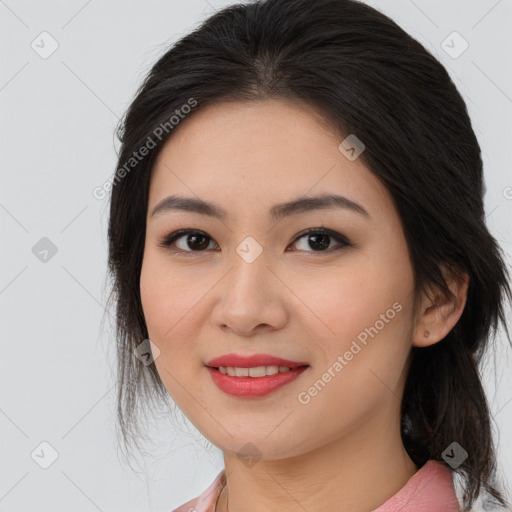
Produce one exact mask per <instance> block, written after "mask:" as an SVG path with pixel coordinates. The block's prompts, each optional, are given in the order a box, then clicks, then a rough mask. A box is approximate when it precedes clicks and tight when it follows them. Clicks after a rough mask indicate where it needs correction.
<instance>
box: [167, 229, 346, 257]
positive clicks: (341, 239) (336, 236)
mask: <svg viewBox="0 0 512 512" xmlns="http://www.w3.org/2000/svg"><path fill="white" fill-rule="evenodd" d="M189 234H193V235H200V236H203V237H206V238H209V239H210V240H213V239H212V238H211V237H210V236H208V235H207V234H206V233H205V232H203V231H199V230H197V229H179V230H178V231H174V232H172V233H170V234H168V235H167V236H165V237H164V238H163V240H162V241H161V242H160V243H159V244H158V245H159V247H166V248H168V249H169V250H170V251H171V252H173V253H178V254H184V255H186V256H188V255H193V254H194V253H202V252H205V251H206V250H207V249H204V250H201V251H192V250H189V251H185V250H183V249H171V248H170V247H171V245H172V244H173V243H174V242H175V241H176V240H178V239H179V238H182V237H184V236H185V235H189ZM311 234H320V235H327V236H329V237H330V238H332V239H333V240H334V241H336V242H338V243H339V244H341V247H338V248H336V249H334V251H339V250H341V249H343V248H345V247H351V246H352V244H351V243H350V242H349V240H348V239H347V238H346V237H345V236H344V235H342V234H341V233H338V232H336V231H333V230H331V229H325V228H311V229H307V230H306V231H303V232H301V233H299V234H298V235H297V237H296V238H295V239H294V240H293V242H292V243H296V242H297V241H298V240H300V239H301V238H304V237H306V236H307V235H311ZM334 251H333V250H332V248H331V249H327V250H324V251H304V252H312V253H319V254H322V253H324V254H330V253H331V252H334ZM187 253H188V254H187Z"/></svg>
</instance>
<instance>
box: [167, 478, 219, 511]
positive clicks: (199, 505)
mask: <svg viewBox="0 0 512 512" xmlns="http://www.w3.org/2000/svg"><path fill="white" fill-rule="evenodd" d="M225 485H226V471H225V469H223V470H222V471H221V472H220V473H219V474H218V475H217V476H216V477H215V479H214V480H213V482H212V483H211V484H210V485H209V486H208V488H206V489H205V490H204V491H203V492H202V493H201V494H200V495H199V496H197V497H196V498H193V499H191V500H189V501H187V502H186V503H184V504H183V505H181V506H179V507H178V508H175V509H174V510H172V512H214V511H215V503H216V502H217V498H218V497H219V495H220V493H221V491H222V489H223V488H224V486H225Z"/></svg>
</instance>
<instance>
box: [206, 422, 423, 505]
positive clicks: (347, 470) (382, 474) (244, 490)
mask: <svg viewBox="0 0 512 512" xmlns="http://www.w3.org/2000/svg"><path fill="white" fill-rule="evenodd" d="M384 426H385V425H383V424H382V422H380V423H379V422H376V421H375V422H374V423H372V424H370V423H366V424H365V425H363V426H360V427H358V428H356V429H354V430H352V431H351V432H350V433H348V434H347V435H345V436H343V437H340V438H338V439H335V440H333V441H332V442H330V443H328V444H325V445H323V446H321V447H319V448H317V449H315V450H313V451H310V452H308V453H305V454H302V455H300V456H295V457H291V458H288V459H280V460H265V459H261V460H259V461H256V462H255V464H254V465H247V464H246V463H245V461H243V460H241V459H240V458H238V457H237V456H236V455H233V454H229V453H224V465H225V469H226V477H227V483H226V486H225V488H224V489H223V492H222V494H221V495H220V497H219V500H218V504H217V508H216V511H217V512H271V511H275V510H280V511H282V512H304V510H307V511H308V512H323V511H325V510H332V509H333V508H335V509H336V510H337V511H338V512H349V511H350V512H367V511H368V510H374V509H376V508H378V507H379V506H380V505H382V504H383V503H384V502H385V501H386V500H387V499H389V498H390V497H391V496H393V495H394V494H396V493H397V492H398V491H399V490H400V489H401V488H402V487H403V486H404V485H405V484H406V483H407V481H408V480H409V478H411V477H412V476H413V475H414V474H415V473H416V472H417V471H418V469H419V468H418V467H417V466H416V465H415V464H414V462H413V461H412V460H411V459H410V457H409V456H408V454H407V452H406V451H405V449H404V447H403V444H402V441H401V436H400V430H399V428H398V425H394V428H393V429H386V428H384ZM333 503H335V504H336V506H335V507H333V505H332V504H333ZM228 505H229V509H228Z"/></svg>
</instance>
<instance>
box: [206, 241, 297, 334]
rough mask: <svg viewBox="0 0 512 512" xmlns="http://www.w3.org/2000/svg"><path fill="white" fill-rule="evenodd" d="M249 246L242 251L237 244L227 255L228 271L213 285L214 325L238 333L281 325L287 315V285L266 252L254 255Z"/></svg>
mask: <svg viewBox="0 0 512 512" xmlns="http://www.w3.org/2000/svg"><path fill="white" fill-rule="evenodd" d="M241 246H242V247H241V248H242V249H244V246H243V244H241ZM248 247H249V251H248V252H245V253H244V252H243V250H242V251H240V247H239V248H238V249H237V251H236V252H234V253H233V255H232V257H231V258H230V261H229V265H230V267H229V270H228V271H227V274H226V275H225V277H224V278H223V279H222V280H221V281H220V282H219V284H218V286H216V287H215V290H216V294H217V297H216V300H215V306H214V309H213V311H212V321H213V322H214V324H215V325H217V326H218V327H220V328H222V329H224V330H226V329H229V330H232V331H233V332H234V333H236V334H237V335H238V336H251V335H253V334H255V333H256V332H258V333H259V332H262V331H265V330H268V331H272V330H274V329H281V328H282V327H283V326H284V325H285V324H286V322H287V319H288V308H287V294H286V290H287V288H286V286H284V285H283V282H282V280H281V279H280V278H279V276H278V274H277V271H276V270H275V269H273V268H271V266H270V265H269V261H268V258H266V254H265V252H264V251H262V252H260V254H259V255H257V256H256V257H255V253H254V252H253V253H252V254H251V252H250V251H251V250H252V251H254V248H251V247H250V246H248ZM247 254H249V256H250V257H246V256H247ZM288 293H289V292H288Z"/></svg>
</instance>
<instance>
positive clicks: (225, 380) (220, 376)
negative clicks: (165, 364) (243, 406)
mask: <svg viewBox="0 0 512 512" xmlns="http://www.w3.org/2000/svg"><path fill="white" fill-rule="evenodd" d="M206 368H207V370H208V372H209V373H210V375H211V377H212V380H213V382H214V383H215V384H216V386H217V387H218V388H219V389H220V390H221V391H224V393H227V394H228V395H232V396H239V397H245V398H252V397H259V396H265V395H268V394H269V393H272V391H275V390H276V389H278V388H280V387H282V386H285V385H286V384H289V383H290V382H292V381H294V380H295V379H296V378H297V377H298V376H299V375H300V374H301V373H302V372H303V371H304V370H306V369H307V368H309V366H299V367H298V368H293V369H292V368H291V369H290V370H288V371H287V372H282V373H281V372H280V373H276V374H275V375H267V376H265V377H232V376H231V375H226V374H224V373H221V372H220V371H219V370H217V369H216V368H211V367H209V366H207V367H206Z"/></svg>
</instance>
